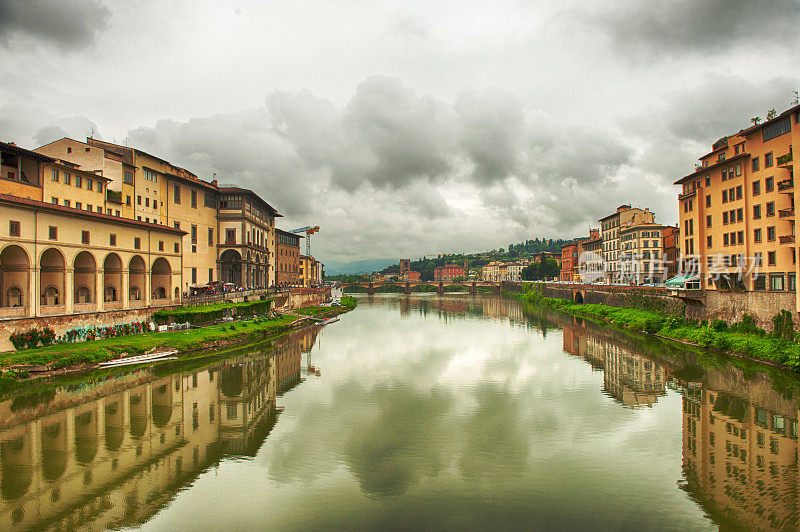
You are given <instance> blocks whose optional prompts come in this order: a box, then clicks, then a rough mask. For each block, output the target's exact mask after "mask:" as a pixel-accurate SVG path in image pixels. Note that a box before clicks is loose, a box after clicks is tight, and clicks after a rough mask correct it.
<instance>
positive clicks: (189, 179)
mask: <svg viewBox="0 0 800 532" xmlns="http://www.w3.org/2000/svg"><path fill="white" fill-rule="evenodd" d="M170 166H172V167H174V168H178V167H177V166H175V165H172V164H171V165H170ZM142 168H148V167H147V166H144V165H142ZM150 170H152V168H150ZM182 170H183V169H182ZM156 171H158V170H156ZM187 172H188V170H187ZM159 173H163V174H164V175H165V176H167V177H169V178H170V179H175V180H177V181H183V182H184V183H189V184H191V185H197V186H201V187H205V188H207V189H210V190H214V191H217V190H218V188H217V187H216V186H214V185H213V184H211V183H209V182H208V181H203V180H202V179H200V178H199V177H197V176H195V177H193V178H192V177H186V176H182V175H178V174H173V173H172V172H159ZM189 173H191V172H189ZM192 175H194V174H192Z"/></svg>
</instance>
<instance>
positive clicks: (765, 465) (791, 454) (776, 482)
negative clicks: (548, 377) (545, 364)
mask: <svg viewBox="0 0 800 532" xmlns="http://www.w3.org/2000/svg"><path fill="white" fill-rule="evenodd" d="M560 320H561V323H559V324H560V325H562V326H563V330H564V345H563V348H564V350H565V351H567V352H568V353H570V354H573V355H576V356H580V357H581V358H583V359H585V360H586V361H587V362H589V363H590V364H591V365H592V366H593V367H594V368H595V369H597V370H600V371H603V372H604V378H603V382H604V392H605V393H607V394H608V395H610V396H611V397H614V398H615V399H616V400H618V401H619V402H620V403H621V404H623V405H625V406H628V407H640V406H653V404H654V403H655V402H656V401H657V400H658V397H659V396H662V395H664V394H665V393H666V389H667V387H669V388H671V389H674V390H676V391H677V392H678V393H680V394H681V396H682V409H683V414H682V416H683V417H682V419H683V425H682V431H683V472H684V479H683V481H682V487H683V489H684V490H686V492H687V493H689V495H690V496H691V497H692V498H693V499H694V500H695V501H696V502H697V503H698V504H699V505H700V506H701V507H702V508H703V509H704V510H705V511H706V512H707V514H708V515H709V517H710V518H711V519H712V520H714V522H716V523H717V524H719V525H721V526H722V527H724V528H734V529H740V528H744V529H753V530H771V529H775V530H797V529H798V527H800V516H799V515H798V513H799V512H800V500H798V495H800V492H799V491H798V482H799V481H800V479H799V478H798V454H797V453H798V446H797V433H798V427H797V420H798V390H800V386H798V381H797V379H796V378H795V376H793V375H789V374H787V373H782V374H780V375H778V377H779V378H784V379H786V381H785V382H783V383H782V384H781V385H777V384H776V382H775V380H773V378H772V377H770V376H769V375H767V374H766V373H761V372H757V371H748V372H747V373H745V372H744V371H743V370H741V369H739V368H737V367H736V366H735V365H732V364H721V365H720V367H702V363H701V361H700V360H699V359H698V358H697V355H696V354H692V353H687V352H683V353H678V354H677V356H676V353H669V356H667V357H665V356H664V353H663V352H662V351H663V349H667V347H666V346H664V347H663V348H662V349H661V350H660V349H651V348H645V347H642V346H641V345H640V346H639V347H637V344H636V341H635V340H632V339H631V337H630V336H628V335H624V334H621V333H618V332H616V331H612V330H609V329H606V328H600V327H598V326H596V325H594V324H592V323H591V322H589V321H586V320H579V319H573V318H564V317H561V318H560ZM640 344H641V342H640ZM755 368H756V369H758V366H755ZM776 388H780V389H781V391H780V392H779V391H777V390H776Z"/></svg>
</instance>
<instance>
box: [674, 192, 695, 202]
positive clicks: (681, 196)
mask: <svg viewBox="0 0 800 532" xmlns="http://www.w3.org/2000/svg"><path fill="white" fill-rule="evenodd" d="M695 196H697V189H695V190H692V191H690V192H687V193H686V194H678V201H683V200H685V199H689V198H693V197H695Z"/></svg>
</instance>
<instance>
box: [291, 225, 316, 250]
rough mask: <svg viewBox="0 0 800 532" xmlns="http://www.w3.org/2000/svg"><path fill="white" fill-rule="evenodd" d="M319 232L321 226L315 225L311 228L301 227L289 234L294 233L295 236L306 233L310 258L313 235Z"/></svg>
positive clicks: (308, 226)
mask: <svg viewBox="0 0 800 532" xmlns="http://www.w3.org/2000/svg"><path fill="white" fill-rule="evenodd" d="M317 231H319V226H318V225H315V226H313V227H312V226H310V225H307V226H305V227H300V228H299V229H292V230H291V231H289V232H290V233H294V234H297V233H305V234H306V256H308V257H310V256H311V235H313V234H314V233H316V232H317Z"/></svg>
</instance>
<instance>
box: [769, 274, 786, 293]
mask: <svg viewBox="0 0 800 532" xmlns="http://www.w3.org/2000/svg"><path fill="white" fill-rule="evenodd" d="M769 289H770V290H776V291H778V290H780V291H783V274H782V273H771V274H770V275H769Z"/></svg>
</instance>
